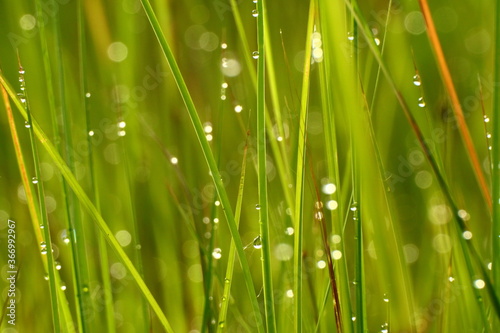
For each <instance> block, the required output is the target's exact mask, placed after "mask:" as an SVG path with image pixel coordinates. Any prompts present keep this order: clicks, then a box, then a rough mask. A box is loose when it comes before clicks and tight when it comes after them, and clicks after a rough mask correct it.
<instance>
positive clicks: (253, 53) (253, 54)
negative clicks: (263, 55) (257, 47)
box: [252, 51, 259, 59]
mask: <svg viewBox="0 0 500 333" xmlns="http://www.w3.org/2000/svg"><path fill="white" fill-rule="evenodd" d="M252 58H254V59H259V51H253V52H252Z"/></svg>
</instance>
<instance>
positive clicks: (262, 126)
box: [257, 0, 276, 333]
mask: <svg viewBox="0 0 500 333" xmlns="http://www.w3.org/2000/svg"><path fill="white" fill-rule="evenodd" d="M264 1H265V0H258V1H257V11H258V13H259V14H258V16H257V43H258V52H259V58H258V59H257V163H258V173H257V176H258V191H259V205H260V210H259V220H260V221H259V224H260V235H261V241H262V249H261V251H262V253H261V255H262V278H263V282H264V288H263V289H264V307H265V311H266V312H265V314H266V327H267V332H269V333H273V332H276V319H275V310H274V300H273V278H272V271H271V239H270V234H269V212H268V209H269V208H268V204H269V202H268V197H267V149H266V148H267V147H266V115H265V113H266V66H265V63H266V47H265V43H266V40H265V30H264V20H265V15H266V13H265V3H264Z"/></svg>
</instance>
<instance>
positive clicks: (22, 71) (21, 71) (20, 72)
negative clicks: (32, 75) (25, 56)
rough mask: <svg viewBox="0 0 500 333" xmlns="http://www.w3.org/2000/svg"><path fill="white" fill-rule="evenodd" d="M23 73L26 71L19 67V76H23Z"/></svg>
mask: <svg viewBox="0 0 500 333" xmlns="http://www.w3.org/2000/svg"><path fill="white" fill-rule="evenodd" d="M24 73H26V71H25V70H24V68H22V67H19V74H21V75H24Z"/></svg>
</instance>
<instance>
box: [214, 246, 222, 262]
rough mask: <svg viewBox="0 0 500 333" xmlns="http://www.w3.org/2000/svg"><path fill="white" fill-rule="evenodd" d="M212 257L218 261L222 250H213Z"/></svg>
mask: <svg viewBox="0 0 500 333" xmlns="http://www.w3.org/2000/svg"><path fill="white" fill-rule="evenodd" d="M212 257H214V259H216V260H219V259H220V258H222V250H221V249H220V248H218V247H217V248H215V249H214V250H213V252H212Z"/></svg>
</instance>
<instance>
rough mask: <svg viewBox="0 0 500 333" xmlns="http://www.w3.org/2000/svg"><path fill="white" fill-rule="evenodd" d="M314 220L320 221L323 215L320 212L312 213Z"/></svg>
mask: <svg viewBox="0 0 500 333" xmlns="http://www.w3.org/2000/svg"><path fill="white" fill-rule="evenodd" d="M314 218H315V219H316V220H318V221H321V220H322V219H323V213H322V212H321V211H317V212H316V213H314Z"/></svg>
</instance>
